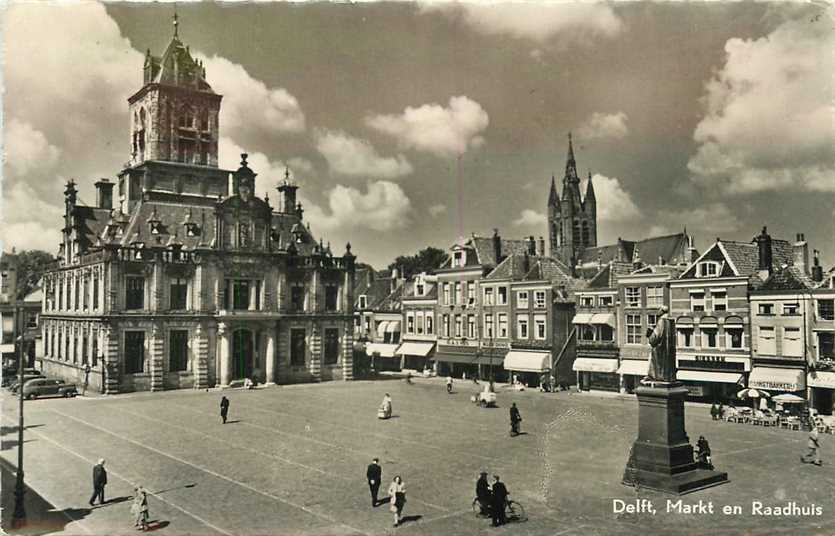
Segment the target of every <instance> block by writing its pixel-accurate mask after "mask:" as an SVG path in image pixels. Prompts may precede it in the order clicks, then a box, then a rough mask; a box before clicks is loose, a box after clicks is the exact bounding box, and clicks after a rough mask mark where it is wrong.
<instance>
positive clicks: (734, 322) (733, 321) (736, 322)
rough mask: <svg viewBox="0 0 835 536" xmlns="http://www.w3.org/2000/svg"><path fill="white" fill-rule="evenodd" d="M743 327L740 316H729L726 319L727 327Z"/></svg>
mask: <svg viewBox="0 0 835 536" xmlns="http://www.w3.org/2000/svg"><path fill="white" fill-rule="evenodd" d="M731 326H742V319H741V318H740V317H738V316H729V317H727V318H725V327H731Z"/></svg>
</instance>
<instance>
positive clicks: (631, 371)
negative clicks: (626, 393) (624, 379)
mask: <svg viewBox="0 0 835 536" xmlns="http://www.w3.org/2000/svg"><path fill="white" fill-rule="evenodd" d="M647 373H649V361H647V360H646V359H640V360H638V359H624V360H623V361H621V362H620V368H619V369H618V374H623V375H624V376H646V375H647Z"/></svg>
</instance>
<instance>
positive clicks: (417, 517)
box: [400, 514, 423, 525]
mask: <svg viewBox="0 0 835 536" xmlns="http://www.w3.org/2000/svg"><path fill="white" fill-rule="evenodd" d="M421 519H423V516H422V515H420V514H418V515H414V516H403V517H401V518H400V524H401V525H404V524H406V523H408V522H410V521H420V520H421Z"/></svg>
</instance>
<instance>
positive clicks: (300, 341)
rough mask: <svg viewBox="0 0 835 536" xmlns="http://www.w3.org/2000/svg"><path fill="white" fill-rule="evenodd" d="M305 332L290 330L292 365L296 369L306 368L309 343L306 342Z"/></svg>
mask: <svg viewBox="0 0 835 536" xmlns="http://www.w3.org/2000/svg"><path fill="white" fill-rule="evenodd" d="M304 339H305V330H303V329H291V330H290V364H291V365H292V366H294V367H301V366H304V361H305V353H306V350H307V343H306V342H305V340H304Z"/></svg>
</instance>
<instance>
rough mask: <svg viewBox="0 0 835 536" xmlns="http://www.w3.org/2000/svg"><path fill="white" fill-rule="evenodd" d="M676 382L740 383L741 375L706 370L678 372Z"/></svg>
mask: <svg viewBox="0 0 835 536" xmlns="http://www.w3.org/2000/svg"><path fill="white" fill-rule="evenodd" d="M676 379H677V380H685V381H691V382H708V383H740V380H741V379H742V374H740V373H738V372H709V371H706V370H679V371H678V372H676Z"/></svg>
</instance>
